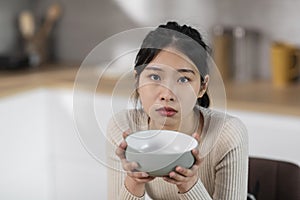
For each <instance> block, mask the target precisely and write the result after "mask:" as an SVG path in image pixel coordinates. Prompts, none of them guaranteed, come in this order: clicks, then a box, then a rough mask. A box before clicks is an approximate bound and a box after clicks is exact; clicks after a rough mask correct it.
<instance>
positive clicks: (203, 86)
mask: <svg viewBox="0 0 300 200" xmlns="http://www.w3.org/2000/svg"><path fill="white" fill-rule="evenodd" d="M208 82H209V75H206V76H205V77H204V81H203V82H202V83H201V85H200V91H199V94H198V98H201V97H202V96H203V95H204V94H205V92H206V90H207V87H208Z"/></svg>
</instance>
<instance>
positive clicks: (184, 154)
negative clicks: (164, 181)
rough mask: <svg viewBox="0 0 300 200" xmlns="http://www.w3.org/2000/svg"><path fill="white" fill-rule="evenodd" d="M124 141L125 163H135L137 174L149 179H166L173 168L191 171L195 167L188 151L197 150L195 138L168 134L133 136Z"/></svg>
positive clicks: (143, 132) (150, 132)
mask: <svg viewBox="0 0 300 200" xmlns="http://www.w3.org/2000/svg"><path fill="white" fill-rule="evenodd" d="M125 140H126V142H127V149H126V152H125V156H126V159H127V160H128V161H130V162H133V161H134V162H137V163H138V164H139V167H138V169H137V170H138V171H143V172H148V173H149V174H150V175H151V176H166V175H168V174H169V172H171V171H173V170H174V169H175V167H176V166H182V167H185V168H190V167H191V166H192V165H193V164H194V156H193V155H192V152H191V150H192V149H194V148H196V147H197V146H198V142H197V140H196V139H195V138H193V137H191V136H189V135H187V134H184V133H180V132H176V131H168V130H147V131H140V132H135V133H132V134H130V135H129V136H128V137H127V138H126V139H125Z"/></svg>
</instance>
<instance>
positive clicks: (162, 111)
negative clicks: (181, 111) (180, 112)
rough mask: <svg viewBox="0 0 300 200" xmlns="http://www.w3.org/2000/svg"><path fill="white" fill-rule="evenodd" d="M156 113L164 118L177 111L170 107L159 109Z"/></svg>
mask: <svg viewBox="0 0 300 200" xmlns="http://www.w3.org/2000/svg"><path fill="white" fill-rule="evenodd" d="M156 111H157V112H158V113H159V114H160V115H162V116H164V117H172V116H173V115H175V114H176V113H177V110H175V109H174V108H171V107H161V108H159V109H156Z"/></svg>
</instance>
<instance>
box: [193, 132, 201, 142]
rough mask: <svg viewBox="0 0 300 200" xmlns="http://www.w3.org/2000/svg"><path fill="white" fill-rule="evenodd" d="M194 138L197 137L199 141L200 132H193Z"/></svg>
mask: <svg viewBox="0 0 300 200" xmlns="http://www.w3.org/2000/svg"><path fill="white" fill-rule="evenodd" d="M192 137H193V138H195V139H196V140H197V141H198V142H199V141H200V134H199V133H197V132H196V133H193V135H192Z"/></svg>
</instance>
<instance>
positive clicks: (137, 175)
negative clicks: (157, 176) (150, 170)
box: [127, 171, 150, 179]
mask: <svg viewBox="0 0 300 200" xmlns="http://www.w3.org/2000/svg"><path fill="white" fill-rule="evenodd" d="M127 175H128V176H130V177H132V178H136V179H145V178H149V177H150V176H149V174H147V173H146V172H132V171H128V172H127Z"/></svg>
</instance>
